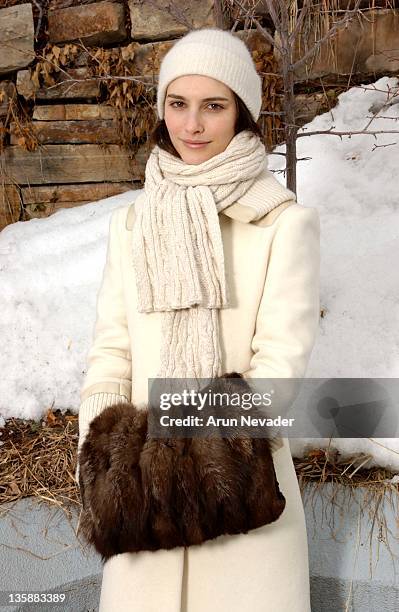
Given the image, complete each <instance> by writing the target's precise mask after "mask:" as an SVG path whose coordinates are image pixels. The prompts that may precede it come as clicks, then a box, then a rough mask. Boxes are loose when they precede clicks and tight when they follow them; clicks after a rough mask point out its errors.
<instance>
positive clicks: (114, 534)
mask: <svg viewBox="0 0 399 612" xmlns="http://www.w3.org/2000/svg"><path fill="white" fill-rule="evenodd" d="M238 378H239V379H241V384H240V387H239V389H240V390H241V392H242V389H243V386H242V385H243V378H242V377H241V375H240V374H237V373H235V372H233V373H230V374H225V375H224V376H222V377H220V378H218V379H216V387H215V388H217V390H218V391H219V390H221V391H223V392H225V393H226V392H227V393H231V392H232V391H237V389H238V387H236V386H235V380H237V379H238ZM244 385H245V388H246V390H247V391H248V390H250V388H249V387H248V386H247V384H246V383H244ZM230 414H231V413H230ZM230 414H229V416H230ZM147 415H148V413H147V410H143V409H137V408H136V407H135V406H134V405H133V404H130V403H129V404H126V403H125V404H116V405H114V406H110V407H108V408H106V409H105V410H104V411H103V412H102V413H101V414H99V415H98V416H97V417H96V418H95V419H93V421H92V422H91V424H90V429H89V432H88V434H87V436H86V439H85V441H84V443H83V445H82V448H81V450H80V453H79V458H78V460H79V486H80V494H81V498H82V506H83V508H82V513H81V517H80V525H79V532H80V533H82V535H83V537H84V539H85V540H86V541H87V542H88V543H89V544H91V545H93V546H94V547H95V549H96V550H97V552H98V553H99V554H100V555H101V557H102V561H105V560H106V559H108V558H109V557H111V556H112V555H115V554H119V553H124V552H139V551H143V550H150V551H154V550H158V549H161V548H162V549H171V548H174V547H176V546H192V545H196V544H201V543H202V542H205V541H206V540H210V539H213V538H216V537H217V536H219V535H223V534H230V535H233V534H238V533H247V532H248V531H249V530H251V529H255V528H257V527H261V526H262V525H265V524H267V523H271V522H273V521H275V520H276V519H278V517H279V516H280V514H281V513H282V512H283V510H284V507H285V503H286V502H285V498H284V496H283V495H282V493H281V491H280V489H279V484H278V481H277V478H276V473H275V470H274V465H273V459H272V454H271V451H270V447H269V441H268V439H267V438H251V437H249V436H247V435H242V434H240V436H233V437H229V438H222V437H219V436H214V437H207V438H198V437H192V438H164V439H153V438H149V437H147ZM263 416H264V415H263Z"/></svg>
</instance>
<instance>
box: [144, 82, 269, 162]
mask: <svg viewBox="0 0 399 612" xmlns="http://www.w3.org/2000/svg"><path fill="white" fill-rule="evenodd" d="M233 96H234V99H235V103H236V108H237V111H238V112H237V119H236V123H235V126H234V135H236V134H239V133H240V132H242V131H243V130H249V131H250V132H253V133H254V134H257V135H258V136H259V138H261V139H262V138H263V134H262V131H261V129H260V127H259V126H258V124H257V123H256V121H255V120H254V118H253V117H252V115H251V113H250V112H249V110H248V108H247V106H246V104H244V102H243V101H242V100H241V98H240V97H239V96H237V94H236V93H235V92H234V91H233ZM148 142H149V144H150V146H151V147H152V146H155V145H158V147H159V148H160V149H164V150H165V151H167V152H168V153H171V154H172V155H175V156H176V157H180V155H179V154H178V152H177V151H176V149H175V147H174V146H173V144H172V141H171V140H170V136H169V132H168V128H167V127H166V123H165V120H164V119H159V120H158V121H157V123H156V125H155V127H154V129H153V131H152V132H151V134H150V137H149V140H148Z"/></svg>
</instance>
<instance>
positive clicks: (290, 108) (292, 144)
mask: <svg viewBox="0 0 399 612" xmlns="http://www.w3.org/2000/svg"><path fill="white" fill-rule="evenodd" d="M278 12H279V16H278V23H279V25H280V32H279V34H280V41H281V60H282V65H281V68H282V76H283V84H284V100H283V109H284V132H285V145H286V158H285V160H286V164H285V167H286V171H287V183H286V184H287V188H288V189H291V191H293V192H294V193H296V162H297V157H296V133H297V127H296V125H295V97H294V71H293V70H292V44H290V32H289V16H288V10H287V4H286V3H285V2H281V3H279V6H278Z"/></svg>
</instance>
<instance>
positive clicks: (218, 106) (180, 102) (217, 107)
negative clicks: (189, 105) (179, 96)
mask: <svg viewBox="0 0 399 612" xmlns="http://www.w3.org/2000/svg"><path fill="white" fill-rule="evenodd" d="M175 104H184V102H182V101H181V100H175V102H171V103H170V105H169V106H172V107H173V108H181V106H174V105H175ZM208 106H215V107H216V108H215V109H212V110H219V109H223V108H224V107H223V106H221V104H217V103H216V102H211V103H210V104H208Z"/></svg>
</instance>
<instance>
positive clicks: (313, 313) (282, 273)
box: [243, 206, 320, 413]
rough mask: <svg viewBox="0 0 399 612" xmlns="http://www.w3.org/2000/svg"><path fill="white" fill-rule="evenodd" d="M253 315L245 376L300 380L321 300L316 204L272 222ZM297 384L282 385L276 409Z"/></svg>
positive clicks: (288, 398) (290, 210)
mask: <svg viewBox="0 0 399 612" xmlns="http://www.w3.org/2000/svg"><path fill="white" fill-rule="evenodd" d="M276 223H277V224H278V225H277V227H276V230H275V234H274V238H273V241H272V245H271V251H270V257H269V262H268V266H267V271H266V276H265V281H264V288H263V293H262V297H261V301H260V305H259V309H258V313H257V318H256V327H255V334H254V337H253V339H252V344H251V348H252V351H253V356H252V358H251V361H250V367H249V369H248V370H246V371H245V372H243V376H244V378H247V379H251V378H255V379H265V378H266V379H267V378H269V379H270V378H272V379H273V378H275V379H277V378H294V379H300V378H303V377H304V375H305V372H306V369H307V365H308V361H309V358H310V355H311V352H312V349H313V346H314V343H315V340H316V337H317V333H318V325H319V316H320V299H319V279H320V220H319V214H318V211H317V210H316V209H315V208H309V207H302V206H295V207H294V206H293V207H292V208H291V207H289V208H288V209H286V210H285V211H284V212H283V213H281V215H280V217H279V218H278V219H277V220H276ZM296 392H297V386H296V384H295V383H294V381H292V383H289V382H288V381H286V382H285V383H281V389H280V391H278V394H279V398H280V400H281V401H280V402H277V403H276V406H277V407H278V408H276V410H277V413H279V412H281V409H282V410H284V406H286V405H287V402H288V403H291V402H292V400H293V399H294V398H295V395H296Z"/></svg>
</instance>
